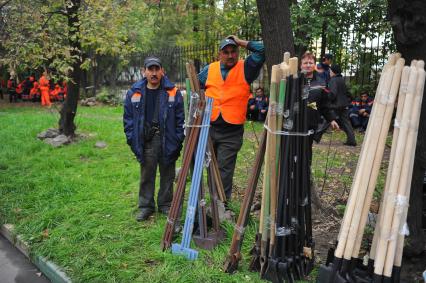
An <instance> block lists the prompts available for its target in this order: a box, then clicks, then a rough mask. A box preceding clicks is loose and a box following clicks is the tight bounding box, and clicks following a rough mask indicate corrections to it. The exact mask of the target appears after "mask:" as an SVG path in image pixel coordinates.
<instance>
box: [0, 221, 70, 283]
mask: <svg viewBox="0 0 426 283" xmlns="http://www.w3.org/2000/svg"><path fill="white" fill-rule="evenodd" d="M0 234H2V235H3V236H4V237H5V238H6V239H7V240H8V241H9V242H10V243H11V244H12V245H13V246H14V247H16V248H17V249H18V250H19V251H20V252H21V253H22V254H23V255H25V256H26V257H27V258H28V259H29V260H30V261H31V262H32V263H33V264H34V265H35V266H37V268H38V269H40V271H41V272H42V273H43V274H44V275H45V276H46V277H47V278H49V280H50V281H51V282H52V283H72V281H71V279H70V278H69V277H68V276H67V275H66V274H65V273H64V272H63V271H62V270H61V268H60V267H59V266H57V265H56V264H54V263H53V262H51V261H49V260H48V259H46V258H44V257H41V256H38V255H32V254H31V253H30V248H29V245H28V244H27V243H26V242H25V241H23V240H22V237H21V236H20V235H15V234H14V233H13V225H12V224H4V225H2V226H1V229H0Z"/></svg>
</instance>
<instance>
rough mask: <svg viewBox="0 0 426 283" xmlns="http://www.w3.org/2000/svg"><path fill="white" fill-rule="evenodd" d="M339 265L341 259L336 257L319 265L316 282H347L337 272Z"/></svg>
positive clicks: (340, 264)
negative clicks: (328, 262) (325, 263)
mask: <svg viewBox="0 0 426 283" xmlns="http://www.w3.org/2000/svg"><path fill="white" fill-rule="evenodd" d="M341 266H342V259H341V258H336V257H335V258H334V260H333V263H330V264H329V265H321V266H320V269H319V272H318V277H317V283H347V281H346V280H345V278H343V277H342V276H341V275H340V274H339V273H338V270H339V269H340V267H341Z"/></svg>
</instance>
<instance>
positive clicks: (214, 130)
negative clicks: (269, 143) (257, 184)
mask: <svg viewBox="0 0 426 283" xmlns="http://www.w3.org/2000/svg"><path fill="white" fill-rule="evenodd" d="M243 135H244V125H232V124H227V123H221V124H219V125H214V124H212V125H211V127H210V137H211V139H212V142H213V148H214V151H215V154H216V158H217V163H218V166H219V171H220V177H221V179H222V183H223V189H224V191H225V195H226V199H227V200H230V199H231V194H232V178H233V177H234V170H235V164H236V163H237V155H238V151H240V149H241V146H242V144H243Z"/></svg>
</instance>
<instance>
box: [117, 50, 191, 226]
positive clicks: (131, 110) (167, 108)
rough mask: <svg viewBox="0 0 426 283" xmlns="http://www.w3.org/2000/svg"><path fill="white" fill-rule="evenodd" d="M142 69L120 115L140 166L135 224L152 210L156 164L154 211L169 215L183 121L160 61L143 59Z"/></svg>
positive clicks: (175, 92)
mask: <svg viewBox="0 0 426 283" xmlns="http://www.w3.org/2000/svg"><path fill="white" fill-rule="evenodd" d="M144 68H145V70H144V75H145V77H144V78H143V79H142V80H140V81H138V82H137V83H135V84H134V85H133V86H132V87H131V89H130V90H129V91H128V92H127V94H126V98H125V101H124V115H123V123H124V132H125V134H126V139H127V144H128V145H129V146H130V148H131V150H132V152H133V153H134V154H135V156H136V159H137V160H138V161H139V163H140V171H141V179H140V186H139V209H140V213H139V214H138V215H137V217H136V219H137V220H138V221H143V220H146V219H148V218H149V217H150V216H151V215H152V214H153V213H154V211H155V201H154V192H155V177H156V174H157V165H159V168H160V189H159V191H158V197H157V206H158V211H159V212H160V213H163V214H166V215H167V214H168V212H169V209H170V204H171V202H172V198H173V180H174V178H175V163H176V160H177V159H178V157H179V154H180V150H181V149H182V142H183V139H184V133H183V124H184V118H185V117H184V110H183V100H182V95H181V93H180V92H179V90H178V89H177V88H176V87H175V86H174V84H172V83H171V82H170V81H169V79H168V78H167V77H166V76H165V75H164V71H163V68H162V65H161V61H160V59H159V58H157V57H153V56H151V57H147V58H146V59H145V61H144Z"/></svg>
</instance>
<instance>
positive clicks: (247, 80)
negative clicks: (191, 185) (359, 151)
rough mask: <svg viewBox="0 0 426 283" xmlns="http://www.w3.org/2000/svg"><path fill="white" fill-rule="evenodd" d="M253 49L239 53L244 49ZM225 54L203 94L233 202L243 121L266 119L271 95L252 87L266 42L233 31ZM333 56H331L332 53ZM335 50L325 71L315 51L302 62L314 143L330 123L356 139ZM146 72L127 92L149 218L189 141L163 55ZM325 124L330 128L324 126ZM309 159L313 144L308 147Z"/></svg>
mask: <svg viewBox="0 0 426 283" xmlns="http://www.w3.org/2000/svg"><path fill="white" fill-rule="evenodd" d="M240 47H243V48H246V49H247V50H249V51H250V55H249V56H248V57H247V58H246V59H244V60H241V59H239V48H240ZM218 57H219V60H218V61H216V62H213V63H210V64H209V65H207V66H205V67H204V68H203V69H202V70H201V72H200V73H199V74H198V79H199V81H200V85H201V87H202V88H204V89H205V95H206V96H207V97H211V98H213V99H214V102H213V109H212V114H211V117H210V129H209V136H210V138H211V140H212V143H213V149H214V151H215V155H216V157H217V162H218V167H219V171H220V177H221V179H222V183H223V187H224V191H225V195H226V198H227V200H230V199H231V195H232V187H233V186H232V180H233V176H234V170H235V166H236V161H237V154H238V152H239V150H240V149H241V146H242V144H243V134H244V123H245V121H246V119H247V118H249V119H255V120H260V121H263V120H265V118H266V113H267V110H268V109H267V108H268V101H267V98H266V96H265V95H264V93H263V89H262V88H257V89H256V90H255V93H256V97H252V96H251V94H250V85H251V83H252V82H253V81H254V80H255V79H256V78H257V77H258V75H259V72H260V69H261V68H262V66H263V64H264V62H265V51H264V46H263V43H262V42H260V41H245V40H242V39H239V38H238V37H236V36H229V37H227V38H225V39H224V40H222V41H221V43H220V45H219V54H218ZM327 57H328V58H327ZM329 57H330V56H328V55H327V56H325V57H324V59H325V60H323V62H322V64H323V65H322V68H323V70H322V72H318V71H317V70H316V68H315V67H316V64H315V56H314V54H312V53H310V52H306V53H305V54H304V55H303V56H302V57H301V61H300V69H301V71H302V72H303V73H304V77H305V90H306V91H305V92H304V93H308V97H307V99H308V108H309V109H308V121H309V128H310V129H312V130H313V132H315V134H313V135H311V136H310V142H311V145H312V144H313V141H314V140H316V141H317V142H318V141H319V140H320V138H321V134H322V132H323V131H324V130H326V129H327V128H328V127H329V126H331V127H332V128H333V129H339V128H342V129H343V130H344V131H345V132H346V133H347V136H348V139H347V142H346V144H348V145H356V141H355V137H354V134H353V129H352V127H351V123H350V120H349V112H348V111H349V106H350V105H351V100H350V99H349V98H348V97H347V94H348V92H347V91H346V87H345V86H344V81H343V83H342V80H343V77H342V75H341V71H340V67H339V66H337V65H331V66H330V64H329V63H330V58H329ZM143 70H144V78H143V79H142V80H140V81H138V82H137V83H135V84H134V85H133V86H132V87H131V89H130V90H129V91H128V92H127V94H126V98H125V101H124V114H123V124H124V132H125V135H126V140H127V144H128V145H129V146H130V149H131V150H132V152H133V153H134V155H135V156H136V159H137V160H138V161H139V163H140V183H139V203H138V208H139V213H138V214H137V216H136V219H137V221H144V220H146V219H148V218H149V217H150V216H151V215H153V214H154V212H155V211H156V207H157V209H158V212H160V213H163V214H168V212H169V209H170V205H171V201H172V198H173V181H174V178H175V163H176V160H177V159H178V157H179V155H180V151H181V149H182V143H183V140H184V131H183V127H184V119H185V118H184V107H183V97H182V94H181V92H180V91H179V90H178V88H176V86H175V85H174V84H173V83H172V82H170V80H169V79H168V78H167V76H166V75H165V73H164V69H163V66H162V63H161V60H160V59H159V58H158V57H154V56H150V57H147V58H145V61H144V68H143ZM322 124H326V125H327V126H326V127H323V126H321V125H322ZM309 155H310V159H311V157H312V148H311V149H310V153H309ZM157 167H159V170H160V188H159V191H158V197H157V206H156V203H155V200H154V192H155V180H156V174H157Z"/></svg>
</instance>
